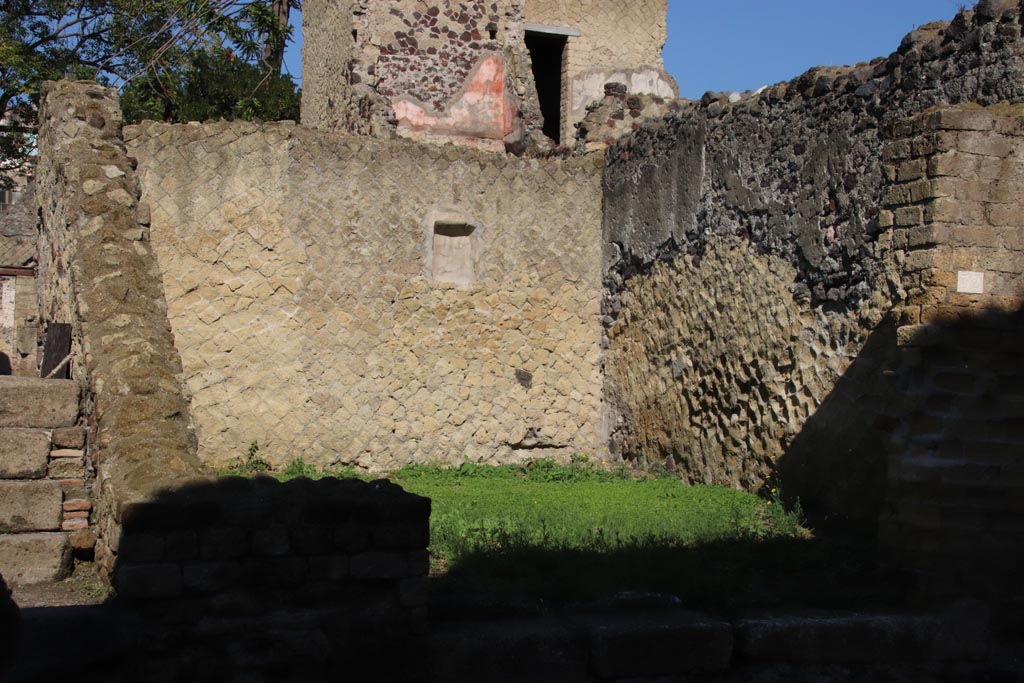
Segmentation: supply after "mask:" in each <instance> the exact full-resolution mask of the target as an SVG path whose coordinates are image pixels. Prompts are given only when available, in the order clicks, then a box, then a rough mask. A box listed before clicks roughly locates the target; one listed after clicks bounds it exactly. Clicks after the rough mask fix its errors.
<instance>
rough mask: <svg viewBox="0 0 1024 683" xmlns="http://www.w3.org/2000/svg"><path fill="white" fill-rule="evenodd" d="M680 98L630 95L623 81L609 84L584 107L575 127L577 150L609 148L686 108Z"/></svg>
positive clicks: (582, 151)
mask: <svg viewBox="0 0 1024 683" xmlns="http://www.w3.org/2000/svg"><path fill="white" fill-rule="evenodd" d="M685 106H686V104H685V101H683V100H677V99H666V98H664V97H659V96H658V95H630V94H629V86H628V85H627V84H625V83H608V84H606V85H605V87H604V97H603V98H602V99H601V100H600V101H596V102H593V103H591V104H590V105H589V106H588V107H587V108H586V112H587V113H586V116H585V117H584V118H583V120H582V121H580V123H579V127H578V128H577V129H576V136H575V137H576V152H577V153H584V154H585V153H587V152H598V151H604V150H605V149H607V148H609V147H611V146H612V145H614V144H615V142H616V141H617V140H618V139H619V138H621V137H623V136H624V135H629V134H630V133H633V132H636V131H638V130H640V128H641V127H642V126H643V125H645V124H646V123H647V122H648V121H649V120H651V119H662V118H664V117H666V116H670V115H672V114H677V113H679V112H680V111H682V110H683V109H684V108H685Z"/></svg>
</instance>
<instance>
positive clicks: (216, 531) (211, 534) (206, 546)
mask: <svg viewBox="0 0 1024 683" xmlns="http://www.w3.org/2000/svg"><path fill="white" fill-rule="evenodd" d="M248 552H249V535H248V534H247V533H246V530H245V529H242V528H241V527H215V528H213V529H204V530H202V531H201V532H200V533H199V555H200V557H202V558H203V559H204V560H222V559H231V558H235V557H241V556H242V555H245V554H247V553H248Z"/></svg>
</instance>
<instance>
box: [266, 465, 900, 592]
mask: <svg viewBox="0 0 1024 683" xmlns="http://www.w3.org/2000/svg"><path fill="white" fill-rule="evenodd" d="M337 474H338V472H330V471H328V472H316V471H313V468H310V467H309V466H308V465H305V464H304V463H301V461H298V462H295V463H292V465H291V466H289V468H288V470H286V474H285V476H283V477H282V478H285V479H287V478H291V477H294V476H311V477H313V478H318V477H321V476H336V475H337ZM362 476H363V477H364V478H369V477H367V476H366V475H362ZM386 476H387V477H388V478H390V479H392V480H393V481H394V482H395V483H396V484H399V485H400V486H402V487H403V488H404V489H405V490H407V491H409V492H411V493H416V494H418V495H422V496H426V497H428V498H430V499H431V500H432V501H433V506H432V514H431V520H430V528H431V537H430V552H431V558H432V568H433V574H434V576H435V588H436V589H437V590H440V591H442V592H444V591H454V592H459V591H472V592H489V593H495V592H497V593H521V594H529V595H533V596H536V597H540V598H543V599H546V600H549V601H552V602H565V601H577V600H587V599H591V598H595V597H600V596H605V595H608V594H611V593H618V592H623V591H640V592H658V593H668V594H672V595H675V596H678V597H679V598H680V599H682V600H683V601H685V602H686V603H687V604H688V605H691V606H693V607H700V608H717V609H722V610H726V611H728V610H730V609H732V608H733V607H740V606H742V608H743V609H749V608H751V607H773V606H794V605H798V606H799V605H803V606H813V607H837V608H838V607H863V606H865V605H867V604H871V603H878V604H886V603H893V602H898V601H899V599H900V596H901V591H902V590H903V588H902V584H901V583H900V582H899V581H896V580H894V579H893V578H892V577H883V576H880V575H879V573H878V571H877V570H876V569H875V567H874V564H873V563H872V561H871V558H872V557H873V552H872V550H871V548H870V547H868V545H867V544H863V543H860V542H852V541H842V542H832V541H828V542H826V541H823V540H821V539H817V538H814V537H813V535H812V534H811V533H810V532H809V531H808V530H807V529H806V528H805V527H804V525H803V522H802V519H801V515H800V512H799V509H797V510H787V509H786V508H785V507H784V505H783V504H782V502H781V499H780V496H778V495H776V494H777V489H772V495H771V497H770V498H768V499H762V498H759V497H757V496H755V495H752V494H748V493H744V492H741V491H735V490H732V489H727V488H722V487H715V486H687V485H685V484H683V483H681V482H679V481H678V480H676V479H674V478H672V477H671V476H670V475H668V474H667V473H661V474H660V475H658V476H650V475H647V476H640V475H637V474H636V473H634V472H632V471H631V470H629V469H628V468H626V467H622V466H619V467H615V468H613V469H611V470H607V469H605V468H603V467H600V466H597V465H596V464H594V463H591V462H589V461H587V460H586V459H585V458H580V457H578V458H575V459H574V462H573V463H572V464H571V465H569V466H564V465H559V464H557V463H555V462H553V461H550V460H532V461H528V462H526V463H524V464H521V465H506V466H500V467H493V466H487V465H479V464H474V463H465V464H463V465H461V466H459V467H455V468H444V467H437V466H422V465H414V466H407V467H403V468H401V469H399V470H396V471H394V472H392V473H389V474H388V475H386Z"/></svg>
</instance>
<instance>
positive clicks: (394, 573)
mask: <svg viewBox="0 0 1024 683" xmlns="http://www.w3.org/2000/svg"><path fill="white" fill-rule="evenodd" d="M350 571H351V574H352V578H355V579H366V580H378V579H404V578H406V577H408V576H412V574H411V573H410V570H409V561H408V558H407V557H406V554H405V553H384V552H365V553H359V554H358V555H356V556H355V557H353V558H352V565H351V569H350Z"/></svg>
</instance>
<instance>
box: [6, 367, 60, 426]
mask: <svg viewBox="0 0 1024 683" xmlns="http://www.w3.org/2000/svg"><path fill="white" fill-rule="evenodd" d="M77 418H78V385H77V384H75V383H74V382H73V381H71V380H57V379H49V380H44V379H38V378H35V377H12V376H6V375H4V376H0V428H9V427H21V428H29V429H32V428H42V429H51V428H54V427H70V426H71V425H73V424H74V423H75V420H76V419H77Z"/></svg>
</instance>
